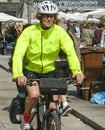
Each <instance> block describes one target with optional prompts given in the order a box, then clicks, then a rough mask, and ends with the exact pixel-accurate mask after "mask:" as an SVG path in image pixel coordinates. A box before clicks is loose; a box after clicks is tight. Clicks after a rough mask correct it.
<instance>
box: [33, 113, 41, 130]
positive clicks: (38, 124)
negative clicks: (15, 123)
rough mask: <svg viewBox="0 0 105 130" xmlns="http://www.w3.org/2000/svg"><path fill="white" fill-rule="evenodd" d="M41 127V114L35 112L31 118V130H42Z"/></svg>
mask: <svg viewBox="0 0 105 130" xmlns="http://www.w3.org/2000/svg"><path fill="white" fill-rule="evenodd" d="M40 129H41V122H40V120H39V115H38V113H37V112H35V113H34V115H33V118H32V120H31V130H40Z"/></svg>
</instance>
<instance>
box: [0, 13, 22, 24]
mask: <svg viewBox="0 0 105 130" xmlns="http://www.w3.org/2000/svg"><path fill="white" fill-rule="evenodd" d="M0 21H1V22H6V21H21V20H20V19H19V18H17V17H14V16H11V15H8V14H6V13H2V12H1V13H0Z"/></svg>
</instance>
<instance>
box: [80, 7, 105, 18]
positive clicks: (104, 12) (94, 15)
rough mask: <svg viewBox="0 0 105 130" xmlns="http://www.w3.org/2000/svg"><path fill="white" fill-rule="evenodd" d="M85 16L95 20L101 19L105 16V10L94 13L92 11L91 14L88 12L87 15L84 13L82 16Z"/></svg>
mask: <svg viewBox="0 0 105 130" xmlns="http://www.w3.org/2000/svg"><path fill="white" fill-rule="evenodd" d="M82 15H83V16H87V17H88V16H89V15H91V16H93V18H100V17H102V16H105V9H97V10H94V11H90V12H87V13H83V14H82Z"/></svg>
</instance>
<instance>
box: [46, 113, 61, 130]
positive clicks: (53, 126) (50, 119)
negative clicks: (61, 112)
mask: <svg viewBox="0 0 105 130" xmlns="http://www.w3.org/2000/svg"><path fill="white" fill-rule="evenodd" d="M46 121H47V122H46V123H47V130H61V122H60V119H59V117H58V115H57V114H56V113H55V112H50V113H49V114H48V116H47V119H46Z"/></svg>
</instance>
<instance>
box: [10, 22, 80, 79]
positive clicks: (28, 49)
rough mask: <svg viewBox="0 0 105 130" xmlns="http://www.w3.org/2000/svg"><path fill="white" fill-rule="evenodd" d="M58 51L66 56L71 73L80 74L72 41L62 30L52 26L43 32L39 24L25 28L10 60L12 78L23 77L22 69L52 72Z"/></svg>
mask: <svg viewBox="0 0 105 130" xmlns="http://www.w3.org/2000/svg"><path fill="white" fill-rule="evenodd" d="M60 49H62V50H63V51H64V52H65V53H66V54H67V59H68V62H69V66H70V69H71V71H72V73H73V74H74V75H75V74H82V71H81V67H80V62H79V60H78V58H77V55H76V53H75V50H74V45H73V42H72V39H71V38H70V36H69V35H68V34H67V32H66V31H65V30H64V29H63V28H61V27H60V26H58V25H56V24H54V25H53V26H52V27H51V28H50V29H48V30H43V29H42V28H41V26H40V23H38V24H36V25H31V26H29V27H27V28H26V29H25V30H24V31H23V32H22V34H21V35H20V37H19V38H18V40H17V43H16V47H15V51H14V55H13V59H12V60H13V67H12V72H13V78H17V77H18V76H23V67H24V68H26V69H28V70H32V71H34V72H37V73H43V74H45V73H48V72H51V71H53V70H54V69H55V61H56V60H57V59H58V53H59V51H60ZM23 59H24V61H25V62H24V64H23Z"/></svg>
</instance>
